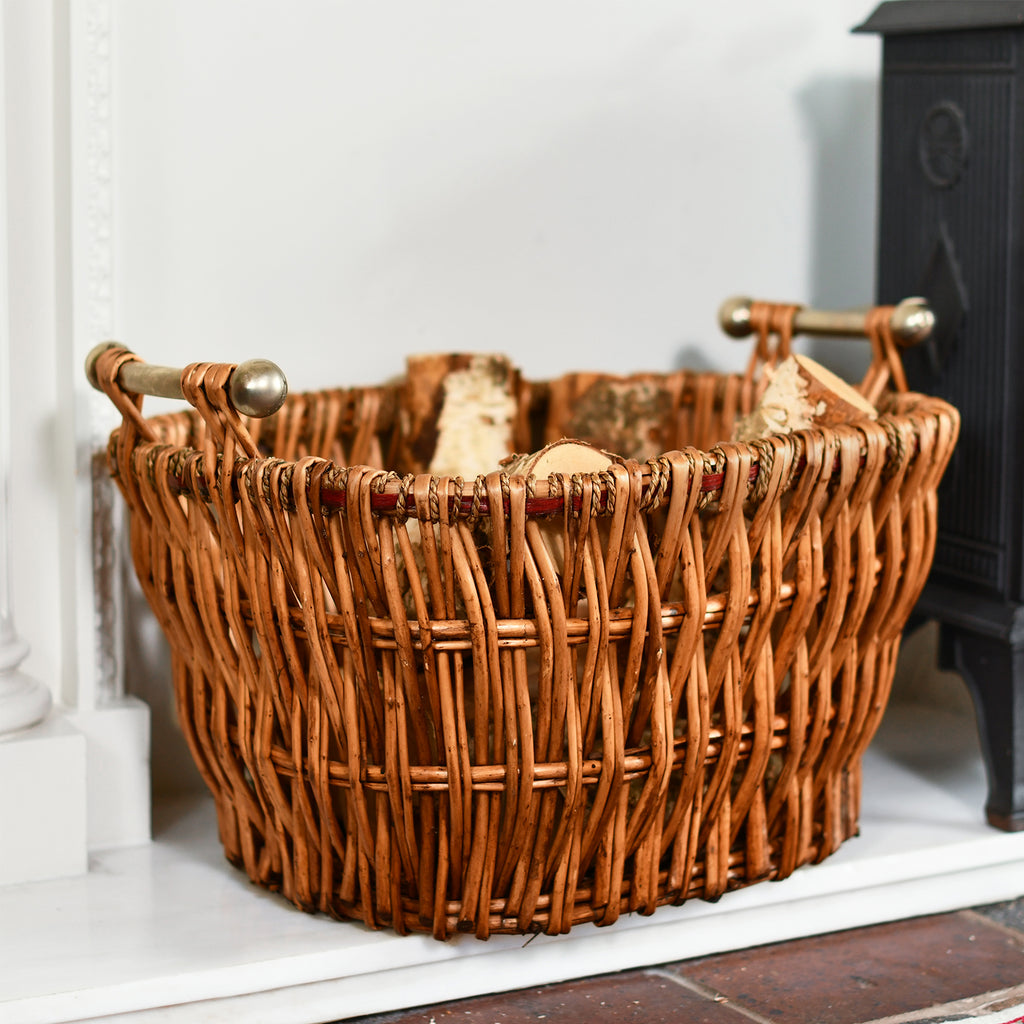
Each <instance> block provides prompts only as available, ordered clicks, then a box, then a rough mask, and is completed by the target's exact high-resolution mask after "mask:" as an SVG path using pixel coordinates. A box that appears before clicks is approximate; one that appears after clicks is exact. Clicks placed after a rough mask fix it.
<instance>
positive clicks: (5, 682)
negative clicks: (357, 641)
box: [0, 7, 52, 735]
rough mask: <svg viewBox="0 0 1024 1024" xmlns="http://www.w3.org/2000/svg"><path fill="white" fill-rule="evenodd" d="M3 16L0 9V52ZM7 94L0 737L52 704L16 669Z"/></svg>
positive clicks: (0, 272)
mask: <svg viewBox="0 0 1024 1024" xmlns="http://www.w3.org/2000/svg"><path fill="white" fill-rule="evenodd" d="M4 24H5V22H4V14H3V9H2V7H0V54H2V53H3V47H4V40H5V38H6V35H5V32H4ZM6 114H7V96H6V89H5V88H4V80H3V77H2V76H0V157H2V158H3V159H0V735H3V734H6V733H11V732H17V731H18V730H21V729H25V728H27V727H28V726H31V725H35V724H36V723H38V722H40V721H42V719H43V718H44V717H45V716H46V713H47V712H48V711H49V710H50V704H51V703H52V701H51V697H50V691H49V689H48V688H47V687H46V686H44V685H43V684H42V683H41V682H39V681H38V680H36V679H33V678H32V677H31V676H28V675H26V674H25V673H24V672H22V671H20V670H19V667H18V666H19V665H21V663H22V662H23V661H24V660H25V658H26V657H27V656H28V652H29V647H28V644H27V643H25V641H24V640H23V639H22V638H21V637H20V636H18V631H17V629H16V628H15V625H14V610H13V608H12V598H11V572H10V550H11V520H10V503H9V496H10V479H11V359H10V344H11V330H10V317H9V315H8V302H7V287H8V285H7V259H8V253H7V160H6V154H7V116H6Z"/></svg>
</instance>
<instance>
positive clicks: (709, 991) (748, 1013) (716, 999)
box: [644, 967, 774, 1024]
mask: <svg viewBox="0 0 1024 1024" xmlns="http://www.w3.org/2000/svg"><path fill="white" fill-rule="evenodd" d="M644 974H648V975H651V976H652V977H655V978H664V979H665V980H666V981H671V982H672V983H673V984H675V985H678V986H679V987H680V988H685V989H687V990H688V991H689V992H693V993H694V994H695V995H698V996H703V997H704V998H705V999H708V1000H710V1001H711V1002H713V1003H718V1004H719V1006H728V1007H729V1009H730V1010H735V1011H736V1012H737V1013H738V1014H740V1015H741V1016H743V1017H746V1018H747V1019H748V1020H752V1021H755V1024H774V1022H773V1021H771V1020H769V1019H768V1018H767V1017H762V1016H761V1014H759V1013H755V1012H754V1011H753V1010H748V1009H747V1008H746V1007H745V1006H741V1005H740V1004H739V1003H734V1002H733V1001H732V1000H731V999H729V998H728V996H725V995H723V994H722V993H721V992H718V991H716V990H715V989H713V988H710V987H709V986H707V985H702V984H701V983H700V982H699V981H691V980H690V979H689V978H687V977H684V976H683V975H681V974H673V973H672V972H671V971H666V970H664V969H663V968H661V967H648V968H647V969H646V970H644Z"/></svg>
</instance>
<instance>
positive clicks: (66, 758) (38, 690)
mask: <svg viewBox="0 0 1024 1024" xmlns="http://www.w3.org/2000/svg"><path fill="white" fill-rule="evenodd" d="M5 40H6V17H5V9H4V6H3V5H0V55H3V56H2V58H0V884H6V883H15V882H29V881H38V880H42V879H46V878H55V877H59V876H62V875H73V874H80V873H82V872H83V871H85V868H86V860H87V858H86V842H85V820H86V818H85V777H84V776H85V737H84V736H83V735H82V734H81V733H80V732H79V731H78V730H77V729H75V728H74V726H72V725H71V724H70V723H69V722H68V721H67V720H66V719H65V717H64V716H63V714H62V713H61V712H60V711H55V712H53V713H52V714H51V713H50V712H51V707H52V704H53V698H52V694H51V690H50V688H49V687H48V686H46V685H45V684H44V683H43V682H41V681H40V680H38V679H35V678H33V677H32V676H30V675H28V674H27V673H25V672H23V671H21V668H20V666H21V664H22V662H23V661H24V660H25V658H26V657H27V656H28V654H29V645H28V643H26V642H25V640H24V639H23V638H22V637H21V636H20V635H19V634H18V631H17V628H16V627H15V622H14V607H13V606H14V597H13V594H14V587H13V579H12V577H13V572H12V565H11V561H12V559H11V554H12V543H13V531H12V526H11V520H12V509H11V492H12V486H13V484H12V480H13V476H14V469H13V449H12V437H13V431H14V423H13V421H12V408H13V406H14V393H15V387H16V384H17V382H16V381H15V380H14V379H13V376H14V375H13V373H12V366H11V364H12V358H11V354H12V346H13V345H15V344H17V343H18V339H16V338H14V336H13V332H12V328H11V316H10V303H9V291H8V289H9V283H8V280H9V279H8V274H9V270H10V266H9V248H10V235H9V232H8V218H7V212H8V187H7V186H8V182H7V155H8V154H7V116H6V115H7V103H6V100H7V97H6V90H5V88H4V85H5V79H6V74H5V72H6V49H5ZM25 540H26V542H27V543H30V544H31V543H33V542H34V540H35V539H34V538H25ZM57 604H58V602H57V600H56V595H55V600H54V605H55V606H56V605H57Z"/></svg>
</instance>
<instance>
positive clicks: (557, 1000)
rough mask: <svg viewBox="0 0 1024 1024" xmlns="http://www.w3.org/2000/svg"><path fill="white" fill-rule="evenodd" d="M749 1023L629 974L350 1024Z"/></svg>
mask: <svg viewBox="0 0 1024 1024" xmlns="http://www.w3.org/2000/svg"><path fill="white" fill-rule="evenodd" d="M431 1021H433V1022H434V1024H446V1022H448V1024H453V1022H455V1021H458V1022H459V1024H527V1022H529V1024H537V1022H538V1021H543V1022H545V1024H750V1021H749V1018H747V1017H745V1016H743V1015H741V1014H740V1013H739V1012H738V1011H735V1010H732V1009H731V1008H730V1007H729V1006H728V1004H726V1003H722V1002H715V1001H714V1000H713V999H708V998H705V997H704V996H702V995H700V994H698V993H696V992H693V991H691V990H689V989H687V988H684V987H683V986H682V985H680V984H679V983H678V982H676V981H674V980H672V979H670V978H666V977H664V976H662V975H660V974H658V973H651V972H646V971H627V972H624V973H622V974H608V975H603V976H601V977H597V978H588V979H585V980H583V981H567V982H563V983H562V984H560V985H546V986H544V987H541V988H528V989H523V990H521V991H518V992H506V993H498V994H496V995H491V996H480V997H479V998H477V999H463V1000H460V1001H459V1002H455V1003H446V1004H444V1005H443V1006H435V1007H423V1008H420V1009H416V1010H405V1011H402V1012H398V1013H388V1014H377V1015H374V1016H372V1017H361V1018H359V1020H358V1021H350V1022H349V1024H430V1022H431Z"/></svg>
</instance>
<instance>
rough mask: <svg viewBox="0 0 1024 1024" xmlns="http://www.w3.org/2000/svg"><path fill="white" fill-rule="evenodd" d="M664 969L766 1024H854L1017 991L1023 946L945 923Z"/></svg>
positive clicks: (969, 922) (977, 925)
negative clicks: (770, 1023)
mask: <svg viewBox="0 0 1024 1024" xmlns="http://www.w3.org/2000/svg"><path fill="white" fill-rule="evenodd" d="M669 969H670V970H673V971H675V972H677V973H679V974H680V975H682V976H684V977H686V978H690V979H693V980H694V981H697V982H699V983H700V984H702V985H705V986H707V987H708V988H709V989H712V990H714V991H716V992H719V993H721V994H723V995H725V996H727V997H728V998H729V999H730V1000H731V1001H732V1002H734V1003H737V1004H739V1005H741V1006H743V1007H746V1008H747V1009H749V1010H752V1011H753V1012H755V1013H757V1014H760V1015H761V1016H763V1017H766V1018H768V1019H770V1020H771V1021H773V1022H774V1024H807V1022H808V1021H814V1022H815V1024H858V1022H861V1021H871V1020H875V1019H876V1018H879V1017H886V1016H890V1015H895V1014H899V1013H907V1012H910V1011H912V1010H920V1009H924V1008H926V1007H931V1006H936V1005H939V1004H942V1003H948V1002H952V1001H954V1000H957V999H962V998H964V997H966V996H972V995H980V994H981V993H983V992H991V991H994V990H996V989H1002V988H1009V987H1011V986H1013V985H1018V984H1020V983H1021V981H1022V980H1024V936H1020V937H1015V936H1014V935H1012V934H1011V933H1008V932H1007V931H1005V930H1004V929H1001V928H997V927H994V926H992V925H989V924H988V923H987V922H985V921H984V920H982V919H981V918H979V917H977V916H974V915H968V914H943V915H939V916H935V917H929V918H919V919H917V920H912V921H900V922H897V923H894V924H887V925H878V926H876V927H873V928H861V929H856V930H853V931H847V932H839V933H836V934H832V935H822V936H819V937H815V938H807V939H799V940H797V941H795V942H788V943H781V944H778V945H773V946H762V947H759V948H755V949H750V950H745V951H741V952H737V953H727V954H723V955H721V956H713V957H705V958H702V959H699V960H691V961H684V962H681V963H677V964H673V965H671V966H670V968H669Z"/></svg>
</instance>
